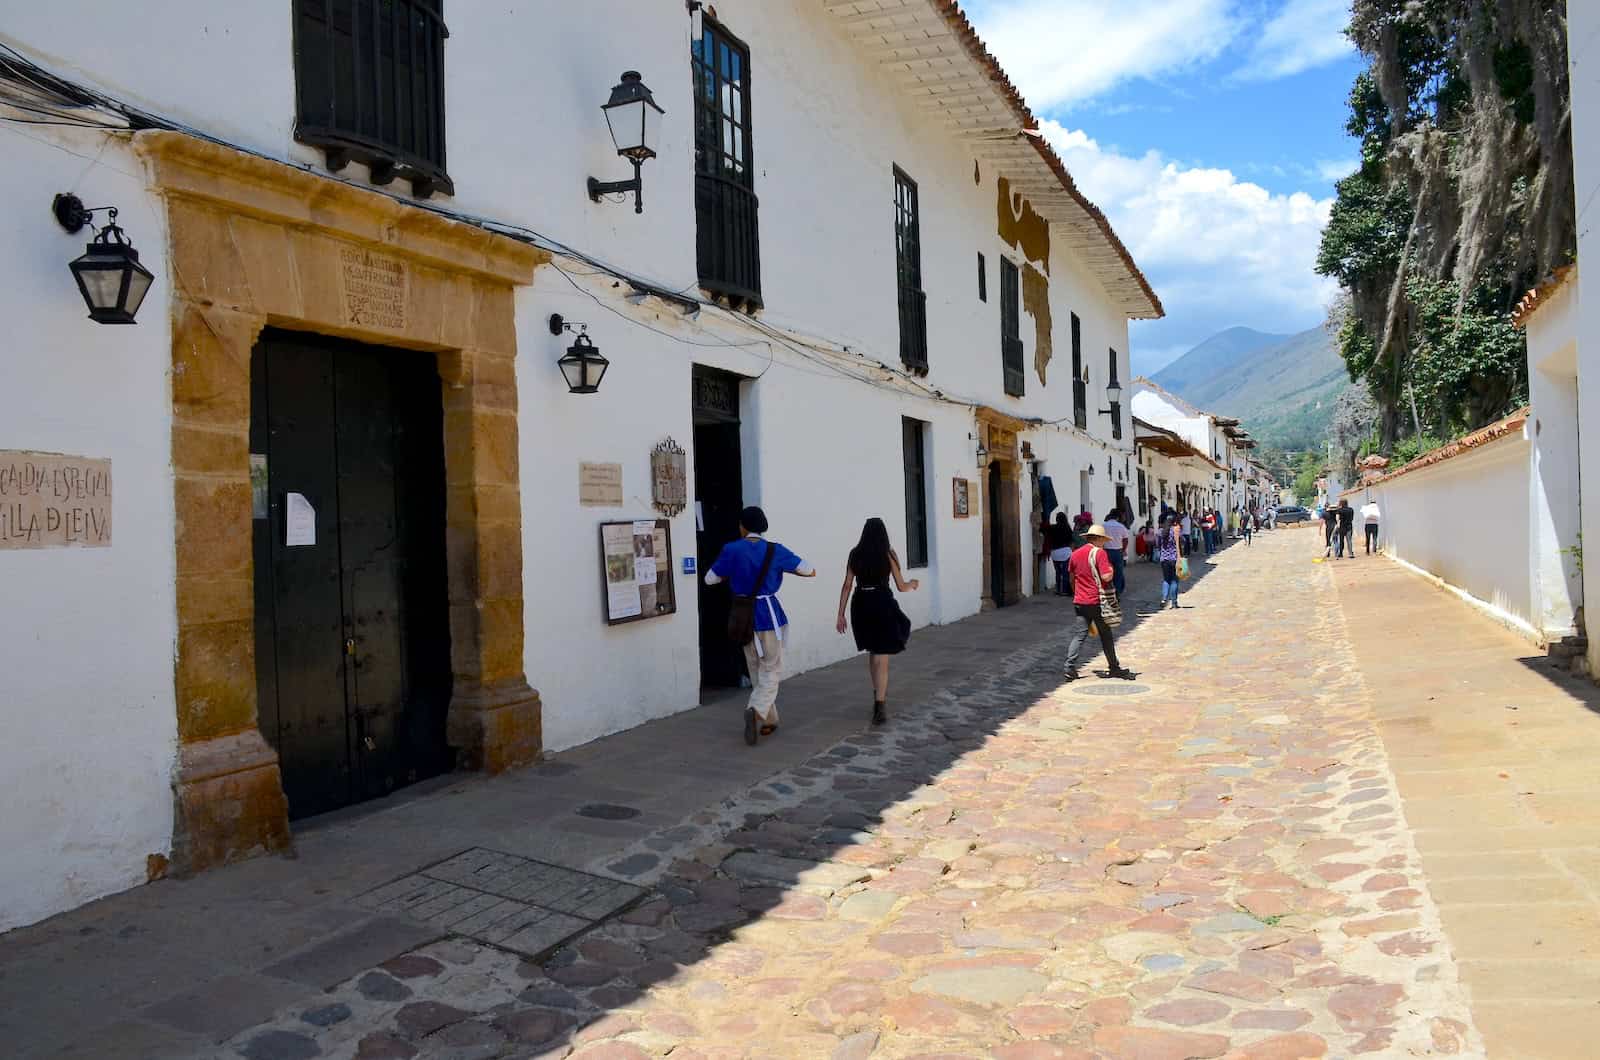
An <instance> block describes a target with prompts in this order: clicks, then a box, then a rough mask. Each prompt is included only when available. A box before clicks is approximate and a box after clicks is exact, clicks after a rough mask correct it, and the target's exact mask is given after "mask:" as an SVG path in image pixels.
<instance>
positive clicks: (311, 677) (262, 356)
mask: <svg viewBox="0 0 1600 1060" xmlns="http://www.w3.org/2000/svg"><path fill="white" fill-rule="evenodd" d="M251 382H252V398H253V402H252V408H251V439H250V449H251V453H252V460H253V461H255V462H258V463H263V464H264V468H262V469H260V470H259V471H258V472H257V483H256V486H257V492H258V499H257V508H256V515H257V518H256V520H255V541H254V546H255V596H256V645H257V664H256V672H257V682H258V691H259V699H260V716H261V727H262V731H263V733H264V734H265V736H266V737H267V739H268V740H269V741H270V742H271V743H272V744H273V746H274V747H276V748H277V750H278V754H279V759H280V768H281V770H282V773H283V783H284V790H285V793H286V794H287V796H288V799H289V809H290V814H291V816H294V817H304V816H307V815H309V814H314V813H320V812H323V811H325V810H330V809H334V808H337V807H339V806H343V805H346V804H349V803H352V802H358V801H361V800H363V799H368V798H374V797H376V796H379V795H384V794H387V793H388V792H390V791H392V790H394V789H395V788H398V787H402V786H404V785H405V784H408V783H411V782H412V781H415V780H418V779H421V778H422V777H425V776H431V775H433V774H436V773H439V772H442V771H443V770H445V769H447V768H449V766H450V755H449V751H448V748H447V746H446V744H445V739H444V717H445V710H446V708H447V707H448V704H449V698H450V648H449V644H450V642H449V622H448V612H447V609H446V595H445V571H444V469H443V451H442V437H443V427H442V420H441V409H440V400H439V378H438V374H437V372H436V371H435V369H434V367H433V363H432V359H431V358H430V357H428V356H426V355H422V354H415V353H409V352H406V351H401V350H387V349H377V348H373V347H367V346H361V345H358V344H355V343H348V342H339V341H336V340H326V339H321V338H318V337H314V336H300V335H293V334H289V333H282V332H268V333H267V334H266V335H265V336H264V337H263V339H262V341H261V342H260V343H259V344H258V345H257V347H256V350H255V353H254V356H253V358H252V364H251ZM291 494H298V495H300V496H301V497H304V498H305V500H306V502H307V503H309V504H310V506H311V508H312V509H313V510H314V512H315V518H314V524H315V536H314V540H313V541H310V542H296V543H294V544H291V543H289V537H288V532H287V531H288V527H287V522H288V516H289V507H290V500H289V498H290V495H291Z"/></svg>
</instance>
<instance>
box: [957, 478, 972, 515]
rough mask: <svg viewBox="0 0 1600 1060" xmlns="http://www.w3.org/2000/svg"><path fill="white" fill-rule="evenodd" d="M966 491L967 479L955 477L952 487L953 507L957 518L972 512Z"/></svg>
mask: <svg viewBox="0 0 1600 1060" xmlns="http://www.w3.org/2000/svg"><path fill="white" fill-rule="evenodd" d="M967 491H968V484H967V480H966V479H964V478H958V479H956V480H955V483H954V487H953V496H954V501H953V507H954V509H955V513H956V518H957V519H965V518H967V517H968V516H970V515H971V514H972V508H971V503H972V502H971V499H970V495H969V494H968V492H967Z"/></svg>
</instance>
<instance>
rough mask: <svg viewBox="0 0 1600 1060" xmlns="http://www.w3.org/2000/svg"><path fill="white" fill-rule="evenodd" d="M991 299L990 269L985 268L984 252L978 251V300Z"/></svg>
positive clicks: (985, 300)
mask: <svg viewBox="0 0 1600 1060" xmlns="http://www.w3.org/2000/svg"><path fill="white" fill-rule="evenodd" d="M988 300H989V270H988V269H986V268H984V264H983V253H982V251H980V252H979V253H978V301H980V302H987V301H988Z"/></svg>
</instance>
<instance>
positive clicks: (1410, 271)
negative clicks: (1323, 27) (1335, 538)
mask: <svg viewBox="0 0 1600 1060" xmlns="http://www.w3.org/2000/svg"><path fill="white" fill-rule="evenodd" d="M1346 32H1347V34H1348V35H1349V37H1350V39H1351V40H1352V41H1353V42H1354V43H1355V44H1356V47H1357V48H1359V49H1360V51H1361V54H1362V55H1363V56H1364V57H1365V58H1366V60H1367V67H1366V69H1365V70H1364V71H1363V72H1362V73H1361V74H1360V75H1359V76H1358V77H1357V78H1356V82H1355V85H1354V86H1353V87H1352V89H1351V92H1350V98H1349V109H1350V117H1349V121H1348V123H1347V129H1348V130H1349V132H1350V134H1351V135H1352V136H1355V137H1358V138H1359V139H1360V141H1361V166H1360V168H1359V169H1358V170H1357V171H1356V172H1355V173H1353V174H1352V175H1351V176H1349V177H1347V178H1345V179H1344V180H1342V181H1340V182H1339V184H1338V185H1337V197H1336V199H1335V201H1334V206H1333V210H1332V213H1331V216H1330V217H1329V221H1328V226H1327V228H1326V229H1325V231H1324V233H1323V238H1322V246H1321V249H1320V253H1319V255H1318V258H1317V271H1318V272H1320V273H1321V274H1323V275H1325V276H1331V277H1334V278H1336V279H1337V280H1338V281H1339V282H1340V284H1341V285H1343V287H1344V289H1345V291H1346V293H1347V294H1348V297H1349V306H1348V310H1347V311H1345V312H1344V313H1343V314H1342V316H1341V317H1340V319H1339V320H1338V323H1337V336H1338V346H1339V352H1340V355H1341V356H1342V357H1343V358H1344V361H1345V366H1346V368H1347V369H1348V370H1349V372H1350V377H1351V379H1353V380H1356V381H1357V382H1361V383H1364V384H1366V387H1367V390H1368V391H1369V392H1370V394H1371V396H1372V399H1373V401H1374V402H1375V403H1376V405H1377V424H1378V436H1379V448H1380V449H1381V450H1382V451H1383V452H1385V453H1392V452H1393V451H1394V449H1395V446H1396V444H1397V443H1398V442H1400V441H1401V440H1402V438H1406V437H1411V438H1416V437H1420V436H1423V435H1435V436H1442V437H1449V436H1452V435H1455V434H1459V433H1461V432H1463V431H1468V430H1473V429H1475V428H1477V427H1481V426H1483V425H1485V424H1487V423H1489V422H1492V421H1493V420H1495V419H1497V418H1498V417H1500V416H1502V415H1504V414H1505V413H1507V412H1509V411H1511V409H1512V408H1514V407H1515V406H1516V405H1517V404H1518V403H1520V402H1522V401H1524V400H1526V395H1527V378H1526V374H1527V369H1526V358H1525V356H1524V347H1523V339H1522V336H1521V334H1520V333H1519V332H1517V331H1516V330H1515V329H1513V328H1511V326H1510V322H1509V315H1510V312H1511V309H1512V307H1513V306H1515V304H1516V302H1517V300H1518V299H1519V298H1520V297H1521V296H1522V294H1523V293H1524V292H1526V291H1527V290H1528V288H1530V287H1533V286H1535V285H1536V284H1537V283H1538V282H1539V281H1540V280H1542V279H1543V278H1544V277H1546V276H1547V275H1549V274H1550V272H1552V271H1553V270H1554V269H1555V268H1556V267H1557V266H1560V265H1563V264H1565V263H1567V262H1568V261H1570V260H1572V256H1573V254H1574V252H1575V249H1576V245H1577V239H1576V234H1575V220H1574V202H1573V192H1572V143H1571V105H1570V93H1569V86H1568V80H1567V26H1566V2H1565V0H1354V2H1353V3H1352V6H1351V17H1350V25H1349V27H1348V29H1347V30H1346Z"/></svg>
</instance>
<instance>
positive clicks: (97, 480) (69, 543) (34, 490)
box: [0, 450, 111, 551]
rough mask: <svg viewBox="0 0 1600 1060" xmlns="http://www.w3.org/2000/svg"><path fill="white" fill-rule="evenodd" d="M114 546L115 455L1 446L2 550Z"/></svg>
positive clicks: (0, 513)
mask: <svg viewBox="0 0 1600 1060" xmlns="http://www.w3.org/2000/svg"><path fill="white" fill-rule="evenodd" d="M110 546H111V461H109V460H92V459H89V458H88V457H82V456H61V455H59V454H56V453H28V452H21V451H16V450H0V551H6V550H10V549H23V548H109V547H110Z"/></svg>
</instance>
